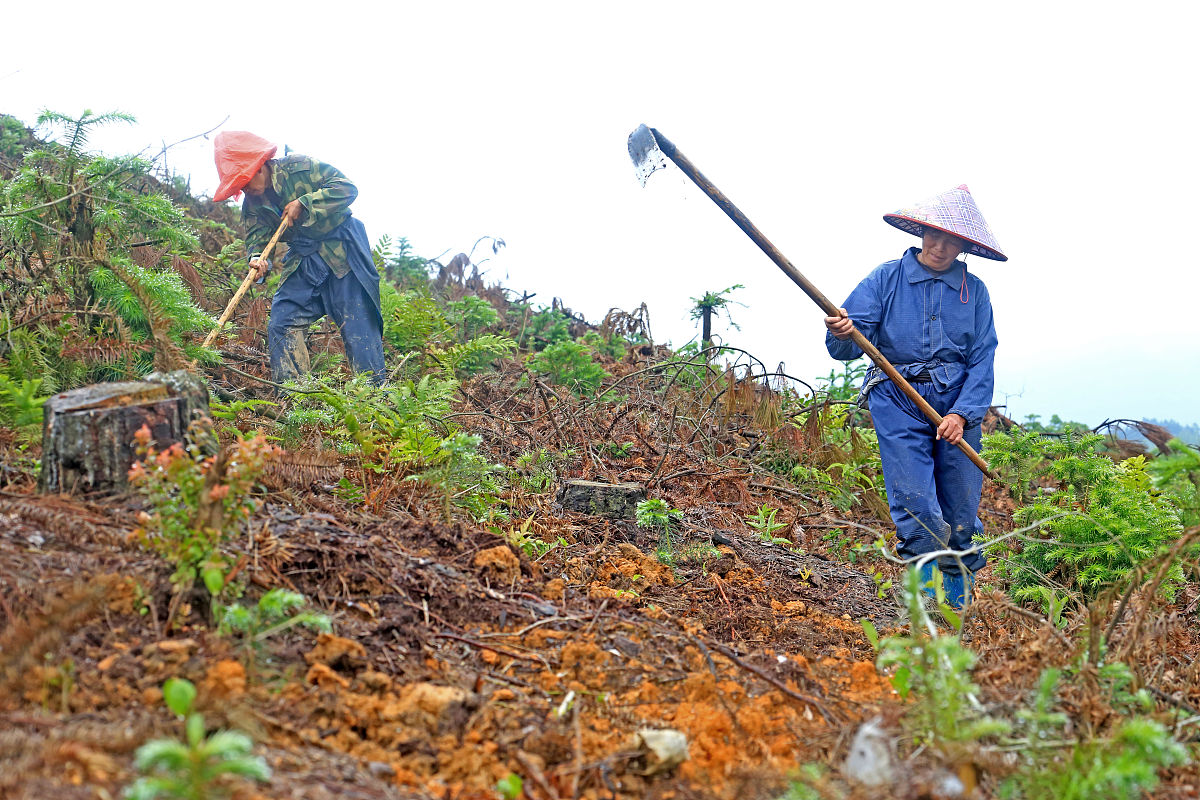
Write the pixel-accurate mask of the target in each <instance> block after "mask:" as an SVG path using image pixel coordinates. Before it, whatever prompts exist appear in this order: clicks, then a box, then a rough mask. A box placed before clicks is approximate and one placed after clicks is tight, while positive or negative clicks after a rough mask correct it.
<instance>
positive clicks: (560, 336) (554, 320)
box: [518, 308, 571, 350]
mask: <svg viewBox="0 0 1200 800" xmlns="http://www.w3.org/2000/svg"><path fill="white" fill-rule="evenodd" d="M570 340H571V318H570V317H569V316H567V315H566V314H565V313H563V312H562V311H560V310H559V309H556V308H543V309H542V310H541V311H539V312H538V313H536V314H534V315H533V317H532V318H530V320H529V323H528V324H527V325H525V326H524V327H523V328H522V330H521V335H520V337H519V340H518V342H519V344H520V345H521V347H522V348H524V349H529V350H543V349H545V348H546V347H548V346H549V345H553V344H557V343H559V342H567V341H570Z"/></svg>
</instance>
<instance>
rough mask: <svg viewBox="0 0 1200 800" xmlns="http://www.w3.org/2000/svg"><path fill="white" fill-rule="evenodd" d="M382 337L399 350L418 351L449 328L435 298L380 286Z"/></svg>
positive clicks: (450, 327)
mask: <svg viewBox="0 0 1200 800" xmlns="http://www.w3.org/2000/svg"><path fill="white" fill-rule="evenodd" d="M380 301H381V304H382V310H383V338H384V340H385V341H387V342H388V344H390V345H392V346H393V347H395V348H396V349H397V350H399V351H401V352H402V353H411V352H420V351H422V350H424V349H425V348H426V347H428V346H429V345H430V344H431V343H436V342H437V341H439V340H441V339H443V338H445V337H446V336H447V335H448V334H450V332H451V331H452V326H451V325H450V322H449V321H448V320H447V319H446V318H445V316H444V315H443V314H442V310H441V308H440V307H439V306H438V304H437V301H436V300H434V299H433V298H432V297H429V296H428V295H424V294H421V293H420V292H417V291H407V292H403V293H401V292H398V291H396V289H395V288H394V287H392V286H391V285H389V284H387V283H383V284H381V285H380Z"/></svg>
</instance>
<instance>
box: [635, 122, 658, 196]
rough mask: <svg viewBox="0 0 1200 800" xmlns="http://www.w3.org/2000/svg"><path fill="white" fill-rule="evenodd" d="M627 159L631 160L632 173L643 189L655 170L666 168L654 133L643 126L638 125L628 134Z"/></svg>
mask: <svg viewBox="0 0 1200 800" xmlns="http://www.w3.org/2000/svg"><path fill="white" fill-rule="evenodd" d="M629 157H630V158H632V159H633V172H634V174H635V175H636V176H637V179H638V181H639V182H640V183H641V184H642V187H643V188H645V186H646V181H647V180H649V178H650V176H651V175H652V174H654V171H655V170H658V169H663V168H664V167H666V166H667V156H666V154H665V153H663V151H662V149H661V148H659V146H658V140H657V139H655V138H654V131H652V130H650V129H649V128H647V127H646V126H645V125H638V127H637V130H636V131H634V132H633V133H631V134H629Z"/></svg>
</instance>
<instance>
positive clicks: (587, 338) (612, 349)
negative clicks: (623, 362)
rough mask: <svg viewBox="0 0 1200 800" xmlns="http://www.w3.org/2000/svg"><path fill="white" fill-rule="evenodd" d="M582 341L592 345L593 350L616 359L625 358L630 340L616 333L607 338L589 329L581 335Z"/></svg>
mask: <svg viewBox="0 0 1200 800" xmlns="http://www.w3.org/2000/svg"><path fill="white" fill-rule="evenodd" d="M580 341H581V342H583V344H584V345H586V346H587V347H590V348H591V349H592V352H594V353H600V354H601V355H606V356H608V357H609V358H611V359H613V360H614V361H619V360H620V359H622V358H624V357H625V351H626V349H627V348H628V347H629V342H628V341H627V340H625V339H624V338H622V337H620V336H617V335H616V334H614V335H612V336H609V337H608V338H607V339H605V338H604V337H603V336H601V335H600V334H599V333H598V332H596V331H588V332H587V333H585V334H584V335H583V336H581V337H580Z"/></svg>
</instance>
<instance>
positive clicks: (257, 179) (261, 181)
mask: <svg viewBox="0 0 1200 800" xmlns="http://www.w3.org/2000/svg"><path fill="white" fill-rule="evenodd" d="M269 180H271V176H270V174H269V173H268V172H267V165H266V164H263V165H262V166H261V167H259V168H258V172H256V173H254V177H253V178H251V179H250V182H249V183H247V184H246V185H245V186H243V187H242V191H244V192H245V193H246V194H252V195H254V196H255V197H258V196H259V195H261V194H262V193H263V192H265V191H266V190H267V182H268V181H269Z"/></svg>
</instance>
